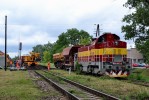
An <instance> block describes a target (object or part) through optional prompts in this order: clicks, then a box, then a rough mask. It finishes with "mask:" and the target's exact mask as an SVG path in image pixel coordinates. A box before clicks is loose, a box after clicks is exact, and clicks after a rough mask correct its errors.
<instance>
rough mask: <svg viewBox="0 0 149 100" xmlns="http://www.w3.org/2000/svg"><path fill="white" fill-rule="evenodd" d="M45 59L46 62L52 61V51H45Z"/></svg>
mask: <svg viewBox="0 0 149 100" xmlns="http://www.w3.org/2000/svg"><path fill="white" fill-rule="evenodd" d="M43 60H44V62H48V61H50V52H49V51H44V52H43Z"/></svg>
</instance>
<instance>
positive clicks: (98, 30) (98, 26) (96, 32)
mask: <svg viewBox="0 0 149 100" xmlns="http://www.w3.org/2000/svg"><path fill="white" fill-rule="evenodd" d="M94 25H96V24H94ZM100 30H101V29H100V25H99V24H97V28H96V31H95V33H94V34H96V37H98V36H100V32H101V31H100Z"/></svg>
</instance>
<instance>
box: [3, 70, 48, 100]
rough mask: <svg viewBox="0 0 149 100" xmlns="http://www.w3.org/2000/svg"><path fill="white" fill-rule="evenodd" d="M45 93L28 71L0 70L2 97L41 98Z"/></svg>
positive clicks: (14, 98) (6, 98)
mask: <svg viewBox="0 0 149 100" xmlns="http://www.w3.org/2000/svg"><path fill="white" fill-rule="evenodd" d="M43 96H47V94H45V93H43V92H42V91H41V90H39V89H38V87H37V86H36V85H35V84H34V83H33V81H32V80H31V79H30V77H29V75H28V72H27V71H6V72H5V71H4V70H0V99H3V100H40V99H41V98H42V97H43Z"/></svg>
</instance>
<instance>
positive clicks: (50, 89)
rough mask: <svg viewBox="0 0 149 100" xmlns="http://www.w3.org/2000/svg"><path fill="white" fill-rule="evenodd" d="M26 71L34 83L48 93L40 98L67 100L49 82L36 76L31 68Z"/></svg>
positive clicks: (44, 99) (42, 99)
mask: <svg viewBox="0 0 149 100" xmlns="http://www.w3.org/2000/svg"><path fill="white" fill-rule="evenodd" d="M28 72H29V75H30V77H31V78H32V80H33V81H34V83H35V85H36V86H37V87H39V88H40V89H41V90H42V91H43V92H45V93H46V94H48V96H45V97H42V98H41V100H68V99H67V98H66V97H65V96H63V95H62V94H61V93H60V92H58V91H57V90H56V89H55V88H53V87H52V86H51V85H50V84H49V83H47V82H46V81H45V80H43V79H42V78H40V77H39V76H37V75H36V73H35V72H34V71H33V70H29V71H28Z"/></svg>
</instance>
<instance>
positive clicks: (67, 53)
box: [62, 45, 81, 56]
mask: <svg viewBox="0 0 149 100" xmlns="http://www.w3.org/2000/svg"><path fill="white" fill-rule="evenodd" d="M80 47H81V45H76V46H71V47H67V48H65V49H63V52H62V55H63V56H68V55H69V54H70V51H71V50H73V49H75V48H80Z"/></svg>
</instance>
